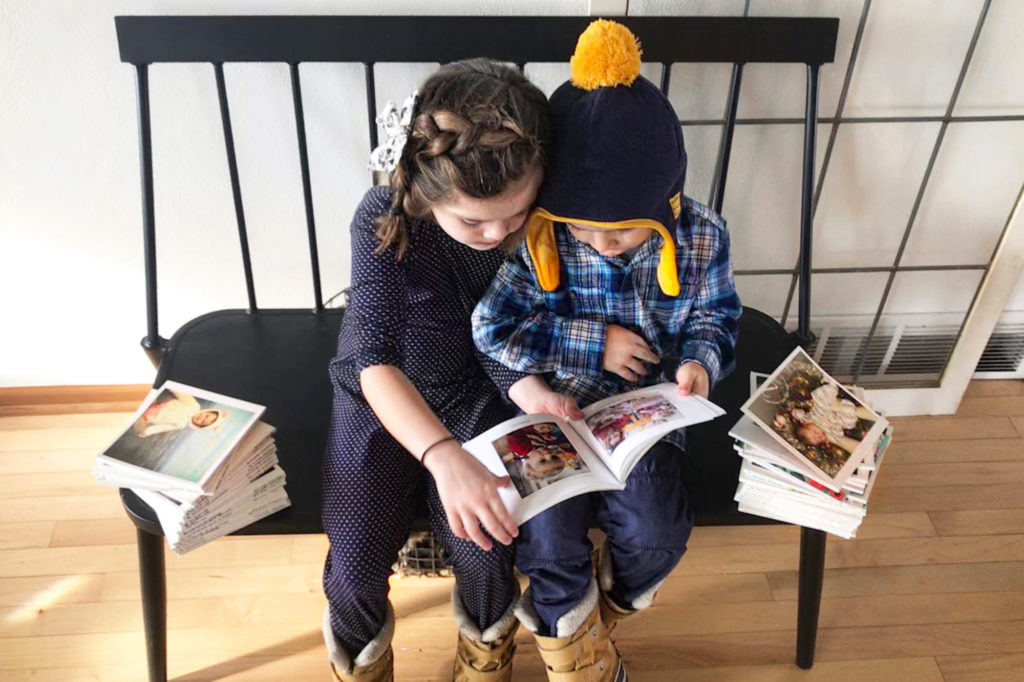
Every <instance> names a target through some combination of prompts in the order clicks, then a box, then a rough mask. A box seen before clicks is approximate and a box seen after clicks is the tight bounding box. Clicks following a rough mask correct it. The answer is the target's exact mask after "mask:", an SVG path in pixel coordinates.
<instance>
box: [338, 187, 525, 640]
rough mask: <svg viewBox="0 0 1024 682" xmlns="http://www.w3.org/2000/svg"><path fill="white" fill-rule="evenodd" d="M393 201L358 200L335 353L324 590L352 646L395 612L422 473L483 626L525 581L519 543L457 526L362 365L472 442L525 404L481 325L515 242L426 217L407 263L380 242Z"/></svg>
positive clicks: (435, 523)
mask: <svg viewBox="0 0 1024 682" xmlns="http://www.w3.org/2000/svg"><path fill="white" fill-rule="evenodd" d="M390 207H391V190H390V189H388V188H385V187H376V188H374V189H371V190H370V191H369V192H367V194H366V196H365V197H364V198H363V201H362V203H361V204H360V206H359V208H358V209H357V211H356V215H355V218H354V219H353V222H352V287H351V290H350V296H349V305H348V309H347V310H346V313H345V318H344V322H343V323H342V329H341V334H340V336H339V339H338V355H337V357H335V358H334V360H332V361H331V365H330V376H331V381H332V383H333V385H334V405H333V414H332V417H331V427H330V433H329V435H328V441H327V452H326V453H325V456H324V478H323V525H324V529H325V531H326V532H327V536H328V538H329V539H330V551H329V554H328V556H327V563H326V566H325V568H324V591H325V593H326V594H327V599H328V602H329V605H330V618H331V626H332V628H333V630H334V634H335V636H336V637H337V638H338V639H339V641H340V642H341V644H342V645H343V646H344V647H345V648H346V649H347V650H348V652H349V653H350V654H351V655H352V656H355V655H357V654H358V653H359V652H360V651H361V650H362V649H363V647H364V646H365V645H366V644H367V643H368V642H369V641H370V640H371V639H373V637H374V636H375V635H376V634H377V633H378V632H379V630H380V628H381V626H382V625H383V623H384V618H385V612H386V608H387V591H388V582H387V579H388V574H389V572H390V569H391V566H392V564H393V563H394V562H395V559H396V557H397V555H398V550H399V549H400V548H401V547H402V545H403V543H404V542H405V540H406V538H407V536H408V533H409V527H410V524H411V522H412V520H413V519H412V516H413V513H414V505H413V503H412V499H413V496H414V495H415V494H416V491H417V488H418V486H419V487H420V489H425V490H426V495H427V502H428V507H429V510H430V520H431V525H432V527H433V529H434V533H435V534H436V535H437V536H438V537H439V538H440V540H441V541H442V542H443V543H444V546H445V548H446V549H447V551H448V556H449V557H450V559H451V562H452V568H453V570H454V572H455V577H456V583H457V585H458V591H459V596H460V597H461V598H462V601H463V604H465V606H466V610H467V611H468V612H469V615H470V616H472V617H473V618H474V619H475V620H476V621H477V624H478V625H479V626H480V627H481V629H484V628H487V627H489V626H490V625H492V624H493V623H494V622H496V621H497V620H498V619H499V618H500V617H501V615H502V614H503V613H504V612H505V610H506V609H507V608H508V606H509V604H510V603H511V601H512V599H513V598H514V596H515V594H516V591H517V585H516V582H515V578H514V575H513V568H512V559H513V556H512V548H511V547H506V546H504V545H502V544H500V543H497V542H495V543H494V548H493V549H492V550H491V551H490V552H484V551H483V550H481V549H480V548H479V547H477V546H476V545H475V544H473V543H472V542H470V541H468V540H460V539H458V538H456V537H455V536H454V535H452V533H451V530H450V529H449V527H448V523H447V519H446V517H445V514H444V509H443V507H442V506H441V502H440V499H439V498H438V495H437V490H436V488H435V486H434V482H433V478H432V477H431V476H430V475H429V474H428V473H427V472H426V470H425V469H424V468H423V467H422V465H420V463H419V462H417V461H416V459H414V458H413V457H412V456H410V454H409V453H408V452H407V451H406V450H405V449H404V448H403V447H402V446H401V445H399V444H398V442H397V441H395V439H394V438H392V437H391V435H390V434H388V433H387V431H385V430H384V428H383V427H382V426H381V424H380V421H379V420H378V419H377V417H376V415H375V414H374V413H373V410H372V409H371V408H370V406H369V405H368V404H367V402H366V400H365V399H364V398H363V395H362V392H361V390H360V387H359V373H360V371H361V370H363V369H364V368H366V367H370V366H373V365H381V364H390V365H395V366H397V367H399V368H400V369H401V370H402V371H403V372H404V373H405V374H406V376H408V377H409V380H410V381H411V382H412V383H413V385H414V386H415V387H416V388H417V389H418V390H419V392H420V393H421V394H422V395H423V398H424V399H425V400H426V402H427V404H428V405H429V406H430V407H431V409H433V410H434V412H435V413H436V414H437V415H438V417H439V418H440V419H441V421H442V422H443V423H444V424H445V426H447V427H448V428H449V429H450V430H451V432H452V434H453V435H454V436H455V437H456V438H458V439H459V440H460V441H463V442H465V441H466V440H468V439H469V438H471V437H473V436H475V435H477V434H478V433H480V432H481V431H483V430H485V429H488V428H490V427H491V426H494V425H495V424H497V423H499V422H501V421H504V420H505V419H509V418H511V417H513V416H515V414H516V410H515V408H514V406H513V405H512V404H511V403H509V402H507V401H506V400H505V399H504V398H503V396H504V395H505V393H506V391H507V390H508V387H509V386H510V385H511V384H512V383H514V382H515V381H517V380H518V379H520V378H522V377H523V376H525V375H522V374H517V373H514V372H512V371H511V370H508V369H506V368H505V367H503V366H501V365H499V364H497V363H495V362H494V361H492V360H490V359H489V358H486V357H485V356H483V355H481V354H479V353H478V352H477V351H476V348H475V347H474V345H473V338H472V333H471V330H470V314H471V313H472V310H473V307H474V306H475V305H476V303H477V301H478V300H479V299H480V297H481V296H482V295H483V292H484V291H485V289H486V288H487V286H488V285H489V284H490V282H491V280H492V279H493V278H494V275H495V273H496V272H497V270H498V267H499V265H500V264H501V261H502V260H503V258H504V253H503V252H502V251H501V250H500V249H496V250H493V251H477V250H475V249H471V248H469V247H468V246H464V245H462V244H460V243H458V242H456V241H455V240H453V239H452V238H451V237H449V236H448V235H447V234H445V233H444V232H443V231H442V230H441V229H440V228H439V227H437V226H436V225H434V224H432V223H422V224H420V225H418V226H415V227H414V228H413V229H412V230H411V234H410V246H409V250H408V252H407V255H406V257H405V259H404V260H403V261H402V262H401V263H396V262H395V255H394V251H393V250H389V251H386V252H384V253H382V254H380V255H377V256H375V255H373V251H374V249H375V248H376V247H377V239H376V237H375V236H374V231H375V226H374V225H373V218H374V217H375V216H379V215H383V214H384V213H386V212H387V211H388V210H389V209H390ZM499 386H500V388H499ZM424 484H425V485H424Z"/></svg>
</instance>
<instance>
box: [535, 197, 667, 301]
mask: <svg viewBox="0 0 1024 682" xmlns="http://www.w3.org/2000/svg"><path fill="white" fill-rule="evenodd" d="M554 223H574V224H577V225H587V226H589V227H597V228H600V229H605V230H623V229H631V228H638V227H644V228H648V229H651V230H654V231H655V232H657V233H658V234H659V235H660V236H661V238H662V245H661V259H660V261H659V262H658V284H659V285H660V286H661V290H662V291H663V292H665V294H666V295H668V296H678V295H679V273H678V270H677V268H676V244H675V239H673V237H672V235H671V233H670V232H669V231H668V230H667V229H666V228H665V226H664V225H662V224H661V223H660V222H658V221H657V220H651V219H650V218H631V219H629V220H619V221H614V222H602V221H598V220H587V219H585V218H568V217H565V216H556V215H554V214H553V213H550V212H549V211H547V210H545V209H543V208H536V209H534V211H533V213H532V214H531V215H530V219H529V220H528V222H527V227H526V248H527V251H529V253H530V258H531V259H532V260H533V264H534V267H535V269H536V272H537V282H538V284H540V286H541V288H542V289H543V290H544V291H554V290H555V289H557V288H558V281H559V258H558V247H557V245H556V243H555V232H554Z"/></svg>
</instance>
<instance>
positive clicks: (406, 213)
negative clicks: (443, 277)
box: [376, 59, 550, 260]
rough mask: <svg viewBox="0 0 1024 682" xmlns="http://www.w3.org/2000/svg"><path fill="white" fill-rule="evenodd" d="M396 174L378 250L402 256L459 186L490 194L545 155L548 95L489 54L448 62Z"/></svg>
mask: <svg viewBox="0 0 1024 682" xmlns="http://www.w3.org/2000/svg"><path fill="white" fill-rule="evenodd" d="M420 95H421V97H420V101H419V105H418V107H417V111H416V112H415V116H414V118H413V122H412V126H411V130H410V133H409V138H408V141H407V143H406V146H405V149H404V150H403V151H402V155H401V158H400V159H399V161H398V165H397V166H396V168H395V170H394V171H393V172H392V176H391V188H392V191H393V198H392V209H391V212H390V213H389V214H387V215H384V216H381V217H379V218H378V219H377V221H376V225H377V232H376V234H377V238H378V240H379V241H380V244H379V246H378V248H377V250H376V253H378V254H379V253H382V252H384V251H386V250H387V249H388V248H390V247H392V246H394V247H395V249H396V258H397V259H399V260H401V259H402V258H403V257H404V256H405V254H406V252H407V251H408V248H409V233H410V231H411V230H412V229H413V228H414V225H415V224H416V222H417V221H418V220H419V219H423V218H428V217H430V209H431V206H432V205H433V204H435V203H437V202H440V201H444V200H445V199H446V198H448V197H449V196H451V194H452V192H453V191H456V190H457V191H460V192H462V193H464V194H467V195H469V196H471V197H475V198H481V199H486V198H489V197H492V196H496V195H498V194H500V193H501V192H502V191H504V189H505V188H506V187H507V186H508V185H509V184H510V183H512V182H514V181H515V180H517V179H518V178H520V177H521V176H522V175H523V173H524V172H526V170H527V169H528V168H530V167H532V166H533V165H535V164H537V163H543V161H544V148H545V146H546V144H547V142H548V140H549V138H550V123H549V120H548V113H547V98H546V97H545V96H544V94H543V93H542V92H541V91H540V90H538V89H537V88H536V87H535V86H534V85H533V84H531V83H530V81H529V80H527V79H526V77H525V76H523V75H522V74H521V73H520V72H519V71H518V70H516V69H513V68H511V67H508V66H504V65H502V64H499V63H496V62H492V61H489V60H486V59H470V60H466V61H463V62H455V63H452V64H448V65H446V66H444V67H442V68H441V69H439V70H438V72H437V73H435V74H434V75H433V76H431V77H430V78H429V79H428V80H427V82H426V83H424V85H423V87H422V88H421V92H420Z"/></svg>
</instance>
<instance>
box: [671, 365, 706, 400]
mask: <svg viewBox="0 0 1024 682" xmlns="http://www.w3.org/2000/svg"><path fill="white" fill-rule="evenodd" d="M676 384H677V385H678V386H679V395H681V396H688V395H690V394H691V393H696V394H697V395H699V396H700V397H702V398H707V397H708V393H710V392H711V379H710V378H709V377H708V371H707V370H706V369H704V366H703V365H701V364H700V363H699V362H693V361H692V360H691V361H689V362H684V363H683V364H682V365H680V366H679V369H678V370H676Z"/></svg>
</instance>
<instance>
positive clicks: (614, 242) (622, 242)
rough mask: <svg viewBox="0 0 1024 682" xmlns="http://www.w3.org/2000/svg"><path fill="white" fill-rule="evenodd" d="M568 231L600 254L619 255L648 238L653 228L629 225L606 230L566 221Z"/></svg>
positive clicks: (652, 232)
mask: <svg viewBox="0 0 1024 682" xmlns="http://www.w3.org/2000/svg"><path fill="white" fill-rule="evenodd" d="M568 227H569V233H570V234H572V236H573V237H575V238H576V239H578V240H580V241H581V242H583V243H584V244H586V245H587V246H589V247H591V248H592V249H594V250H595V251H597V252H598V253H599V254H601V255H602V256H608V257H614V256H621V255H622V254H624V253H625V252H626V251H629V250H630V249H634V248H636V247H638V246H640V245H641V244H643V243H644V242H645V241H647V240H648V239H650V237H651V235H652V234H654V230H652V229H650V228H647V227H629V228H624V229H621V230H606V229H602V228H600V227H591V226H589V225H577V224H576V223H568Z"/></svg>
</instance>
